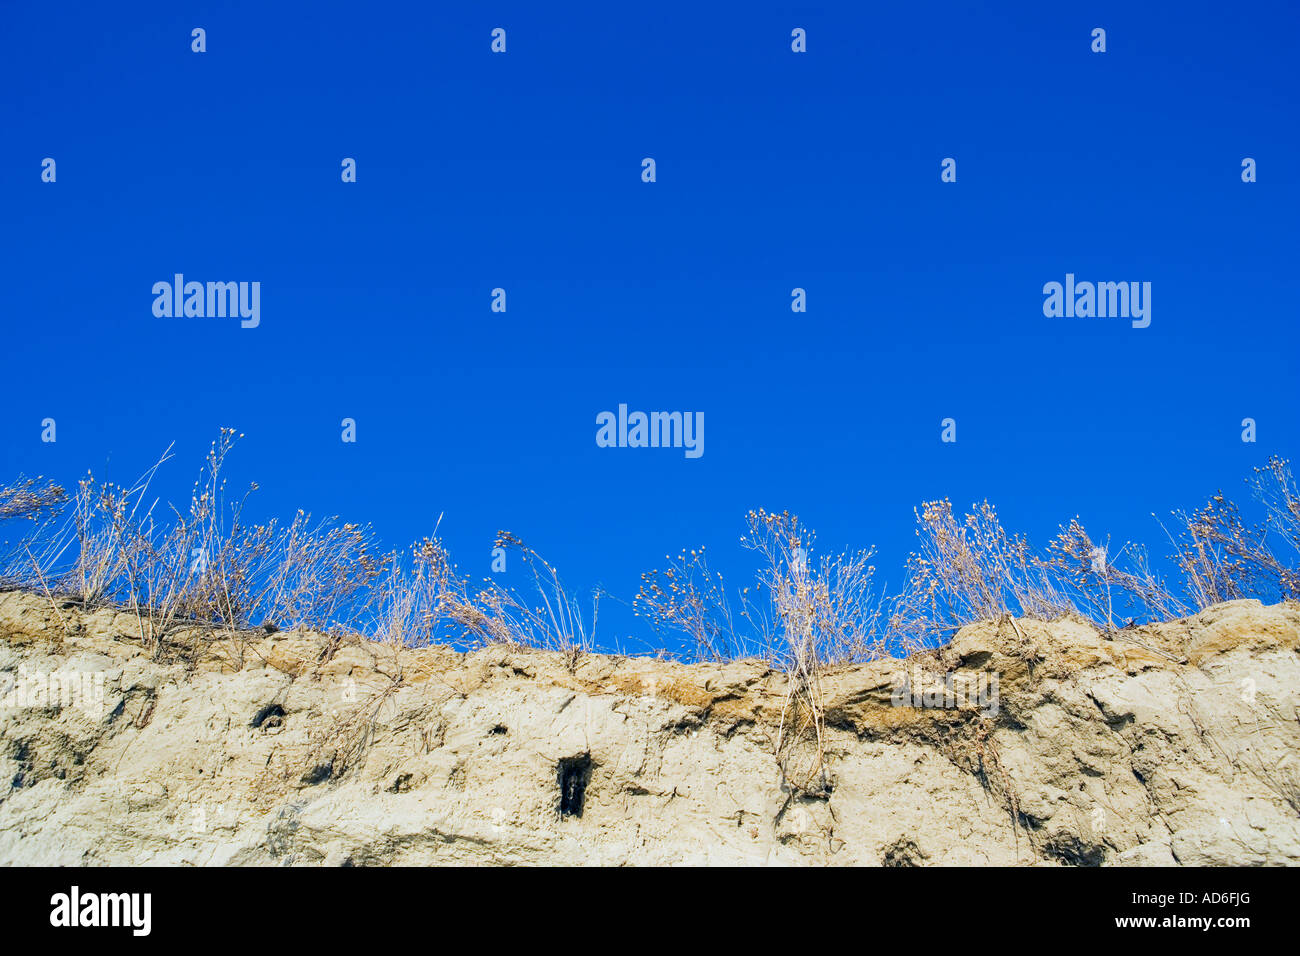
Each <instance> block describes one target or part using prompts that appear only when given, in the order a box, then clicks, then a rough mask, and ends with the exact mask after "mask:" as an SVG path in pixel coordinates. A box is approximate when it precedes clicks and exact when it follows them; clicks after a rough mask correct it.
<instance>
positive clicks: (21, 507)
mask: <svg viewBox="0 0 1300 956" xmlns="http://www.w3.org/2000/svg"><path fill="white" fill-rule="evenodd" d="M67 500H68V493H67V492H66V491H64V490H63V488H62V487H60V486H59V485H56V484H55V483H54V482H52V481H46V480H45V479H44V478H42V477H41V476H40V475H37V476H36V477H35V478H25V477H23V476H22V475H19V476H18V478H17V480H15V481H14V482H13V483H12V484H10V485H5V486H4V487H0V521H9V520H13V519H20V520H27V521H36V520H37V519H39V518H43V517H45V516H47V515H49V514H50V513H51V512H53V511H55V510H57V509H58V508H59V507H60V506H61V505H62V504H63V502H65V501H67Z"/></svg>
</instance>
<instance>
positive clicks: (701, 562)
mask: <svg viewBox="0 0 1300 956" xmlns="http://www.w3.org/2000/svg"><path fill="white" fill-rule="evenodd" d="M664 561H665V562H667V563H666V565H665V566H664V567H663V568H662V569H660V568H654V569H652V570H650V571H647V572H645V573H644V574H642V575H641V588H640V590H639V591H638V592H637V596H636V598H635V599H634V600H633V602H632V609H633V613H634V615H635V616H636V617H640V618H643V619H645V620H646V622H647V623H649V625H650V627H651V628H652V629H653V630H654V631H655V633H663V632H664V631H677V632H680V633H682V634H685V635H686V636H687V638H688V639H689V640H690V642H691V644H692V646H693V651H694V655H695V658H696V659H697V660H714V661H724V660H736V659H738V658H742V657H749V656H754V655H759V656H763V657H770V654H771V645H770V642H768V641H765V640H760V641H757V642H755V641H751V640H747V639H746V638H744V637H742V636H741V635H740V634H738V633H737V630H736V622H735V618H734V617H733V615H732V611H731V604H730V602H728V600H727V593H726V586H725V584H724V582H723V579H722V573H721V572H718V571H714V570H713V569H712V568H710V567H709V562H708V557H707V555H706V553H705V549H704V548H703V547H701V548H699V549H698V550H692V551H691V552H690V557H689V558H688V557H687V553H686V551H685V549H683V550H682V552H681V553H680V554H679V555H678V556H677V557H676V558H670V557H669V556H667V555H664ZM748 595H749V588H745V589H744V590H743V591H742V592H741V601H742V610H741V616H742V617H747V616H748V609H747V602H746V599H747V597H748ZM762 633H763V634H764V636H766V634H767V633H768V632H767V630H766V629H763V630H762Z"/></svg>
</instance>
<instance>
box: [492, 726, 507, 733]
mask: <svg viewBox="0 0 1300 956" xmlns="http://www.w3.org/2000/svg"><path fill="white" fill-rule="evenodd" d="M492 733H494V734H504V733H508V731H507V729H506V725H505V724H497V725H496V726H495V727H493V728H492Z"/></svg>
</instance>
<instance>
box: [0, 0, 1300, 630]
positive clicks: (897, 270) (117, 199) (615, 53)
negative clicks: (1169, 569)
mask: <svg viewBox="0 0 1300 956" xmlns="http://www.w3.org/2000/svg"><path fill="white" fill-rule="evenodd" d="M288 7H289V5H288V4H269V3H264V2H222V3H175V2H166V3H161V2H155V3H141V4H133V5H131V7H130V9H129V11H128V10H124V9H123V8H121V7H120V6H112V5H103V4H90V3H70V4H58V5H54V6H50V5H36V4H17V3H7V4H4V5H3V7H2V8H0V83H2V86H3V89H4V91H5V93H4V97H3V103H2V105H0V131H2V136H0V209H3V217H4V219H3V223H4V224H3V229H2V231H0V262H3V274H4V280H5V281H4V303H3V310H4V316H5V334H4V348H3V352H2V353H0V354H2V355H3V358H2V359H0V373H3V377H4V395H5V401H4V406H3V413H2V414H0V476H3V477H4V478H9V477H12V476H13V475H15V474H16V473H18V472H19V471H23V472H26V473H28V474H34V473H44V474H47V475H50V476H53V477H55V478H57V479H60V480H63V481H65V482H68V483H71V482H73V481H75V479H76V477H77V476H78V475H79V474H82V473H84V471H85V469H86V468H88V467H90V468H93V469H94V470H95V472H96V474H97V475H98V476H100V477H109V478H115V479H123V480H124V479H130V478H133V477H135V476H136V475H137V474H138V473H139V472H140V471H142V470H143V469H144V468H145V467H146V466H147V465H148V464H149V463H150V462H151V461H153V460H154V459H155V458H156V457H157V455H158V453H159V452H161V451H162V449H163V448H165V447H166V446H167V445H168V443H170V442H172V441H175V442H176V445H177V449H176V450H177V458H176V459H175V461H174V462H173V463H172V464H171V465H170V466H169V468H168V470H167V472H166V473H165V474H164V475H163V476H162V479H161V480H160V483H159V486H158V487H159V489H160V491H161V492H162V493H163V494H164V495H166V496H168V497H172V498H174V499H176V500H180V499H181V498H183V497H184V496H185V495H186V494H187V492H188V489H189V485H190V483H191V482H192V480H193V478H194V476H195V474H196V473H197V471H198V469H199V466H200V464H201V458H202V455H203V453H204V451H205V450H206V448H207V446H208V443H209V442H210V441H211V439H212V438H213V436H214V435H215V433H216V430H217V428H218V427H219V426H222V425H229V426H233V427H236V428H238V429H240V430H241V431H242V432H244V433H245V435H246V438H245V439H244V441H243V442H242V444H241V445H240V448H239V450H238V452H237V453H236V455H235V458H234V459H233V466H234V467H233V470H232V473H231V477H232V480H233V481H235V482H247V481H249V480H256V481H257V482H259V484H260V485H261V490H260V491H259V492H258V494H257V496H256V498H255V501H256V505H255V509H254V510H255V511H256V512H257V514H258V516H260V517H270V516H273V515H289V514H291V513H292V512H293V510H294V509H296V508H298V507H302V508H306V509H308V510H311V511H313V512H315V513H317V514H339V515H341V516H343V517H344V518H345V519H348V520H353V521H361V522H366V521H368V522H371V523H373V524H374V526H375V528H376V531H377V532H378V534H379V535H380V536H381V537H382V539H383V540H384V541H385V542H386V543H388V544H390V545H392V546H394V547H400V546H402V545H404V544H405V543H406V542H408V541H409V540H411V539H413V538H417V537H419V536H422V535H425V534H428V533H429V532H431V530H432V528H433V525H434V522H435V520H436V519H437V517H438V515H439V514H440V513H444V512H445V517H444V519H443V523H442V533H443V535H444V537H445V539H446V541H447V543H448V545H449V547H450V548H451V550H452V552H453V554H454V556H455V557H456V558H457V559H458V561H459V563H460V565H461V568H462V570H464V571H467V572H469V573H472V574H474V575H475V576H478V575H484V574H487V573H488V568H489V560H490V555H489V552H490V548H491V542H492V537H493V535H494V533H495V532H496V530H497V529H499V528H506V529H509V530H511V531H514V532H515V533H517V534H519V535H520V536H522V537H523V538H524V540H526V541H527V542H529V543H530V544H531V545H532V546H533V547H535V548H536V549H538V550H539V551H540V552H541V553H542V554H543V555H545V556H546V557H547V558H548V559H550V560H551V561H552V562H553V563H555V564H557V565H558V566H559V568H560V569H561V571H562V573H563V575H564V577H565V580H566V581H567V583H568V584H569V585H570V586H571V588H572V589H574V590H576V591H579V592H581V591H585V590H587V589H590V588H591V587H593V586H596V585H598V584H599V585H603V586H604V587H605V588H607V589H608V590H610V591H611V592H613V593H615V594H618V595H621V596H622V597H624V598H625V599H627V600H629V601H630V600H631V598H632V597H633V595H634V594H635V592H636V589H637V585H638V579H639V574H640V573H641V572H642V571H643V570H647V569H649V568H651V567H657V566H660V565H661V564H662V558H663V555H664V554H665V553H666V552H669V551H671V552H674V553H675V552H676V551H677V550H678V549H679V548H681V547H683V546H685V547H696V546H699V545H707V546H708V547H709V549H710V551H711V552H713V553H715V555H716V557H717V560H718V563H719V565H720V566H721V567H722V568H724V569H725V570H726V571H728V572H729V576H730V577H731V578H732V580H733V582H734V583H736V584H740V583H742V582H741V581H740V578H741V577H742V570H743V569H747V568H748V567H749V565H750V562H749V556H748V555H745V554H743V553H742V552H741V551H740V550H739V548H738V545H737V538H738V536H739V535H740V534H741V532H742V531H743V526H742V519H743V515H744V514H745V512H746V510H747V509H749V508H757V507H760V506H762V507H766V508H769V509H776V510H781V509H787V508H788V509H790V510H791V511H795V512H798V513H799V514H800V515H802V516H803V517H804V518H805V519H806V520H807V521H808V522H809V523H810V524H811V525H813V526H814V527H816V528H817V529H818V531H819V542H820V544H821V545H822V546H823V547H827V546H833V547H842V546H847V545H851V546H864V545H867V544H872V543H874V544H876V545H878V546H879V548H880V552H881V553H880V558H879V561H878V564H879V567H880V575H881V577H882V578H886V579H888V580H889V582H890V583H891V584H896V583H898V579H899V578H900V576H901V575H900V570H901V567H902V562H903V559H904V557H905V555H906V552H907V550H908V548H909V546H910V544H911V541H912V526H913V520H912V508H913V506H914V505H916V504H917V503H918V502H920V501H921V500H922V499H925V498H931V497H937V496H943V495H949V496H951V497H952V498H953V500H954V502H955V503H956V504H958V505H965V504H968V503H969V502H971V501H973V500H976V499H982V498H984V497H988V498H989V499H991V500H992V501H993V502H994V503H995V504H996V505H997V506H998V507H999V509H1000V511H1001V513H1002V516H1003V518H1004V520H1005V522H1006V524H1007V525H1008V526H1010V527H1012V528H1016V529H1022V530H1025V531H1027V532H1029V533H1030V534H1031V536H1032V537H1033V538H1034V539H1035V540H1036V541H1038V542H1039V543H1045V540H1046V538H1047V537H1049V536H1050V534H1051V533H1052V532H1053V531H1054V529H1055V527H1056V525H1057V524H1058V523H1060V522H1062V521H1066V520H1068V519H1069V518H1070V517H1071V516H1073V515H1075V514H1079V515H1081V516H1082V517H1083V519H1084V521H1085V524H1087V525H1088V526H1089V527H1090V528H1091V529H1092V530H1093V531H1094V533H1095V534H1104V533H1107V532H1109V533H1111V534H1112V535H1114V536H1115V537H1116V538H1118V539H1121V540H1122V539H1125V538H1139V539H1143V540H1147V541H1149V542H1150V543H1151V544H1153V545H1158V544H1159V540H1158V539H1159V537H1160V532H1159V529H1158V528H1157V527H1156V526H1155V524H1154V522H1153V521H1152V520H1151V518H1150V517H1149V515H1150V513H1151V512H1153V511H1155V512H1160V513H1161V514H1163V513H1165V512H1167V511H1168V510H1169V509H1170V508H1174V507H1193V506H1196V505H1198V504H1199V503H1200V502H1201V500H1202V499H1203V497H1204V496H1205V495H1207V494H1209V493H1211V492H1212V491H1213V490H1214V489H1216V488H1217V487H1220V486H1223V487H1225V488H1227V489H1231V490H1233V491H1234V492H1236V491H1238V490H1239V489H1240V488H1241V479H1242V478H1243V477H1244V476H1245V475H1246V474H1247V473H1248V472H1249V469H1250V467H1251V466H1252V465H1255V464H1260V463H1262V462H1263V461H1264V459H1265V458H1266V457H1267V456H1268V455H1269V454H1270V453H1275V452H1277V453H1282V454H1286V455H1291V454H1293V453H1295V452H1296V450H1297V448H1298V447H1300V442H1298V439H1300V419H1298V417H1297V415H1298V413H1300V391H1298V390H1297V387H1296V382H1297V378H1296V372H1297V356H1298V354H1300V350H1297V344H1298V342H1300V333H1298V332H1297V322H1298V321H1300V312H1297V305H1296V302H1297V290H1296V275H1297V268H1296V263H1297V254H1298V253H1300V241H1298V240H1297V231H1296V224H1297V221H1300V217H1298V215H1297V214H1298V213H1300V201H1298V200H1300V190H1298V188H1297V184H1298V177H1297V162H1298V161H1300V135H1298V133H1300V124H1298V123H1297V92H1298V87H1300V83H1298V82H1297V70H1296V66H1295V64H1296V44H1297V37H1298V36H1300V32H1298V31H1297V26H1300V14H1298V13H1297V10H1296V7H1295V6H1294V4H1289V3H1270V2H1265V3H1257V4H1251V5H1249V6H1247V7H1232V6H1230V5H1225V4H1209V3H1187V2H1180V3H1159V4H1154V3H1152V4H1148V3H1051V4H1043V3H1008V4H969V3H917V4H891V5H877V4H847V3H845V4H838V5H836V4H829V3H818V4H796V3H763V2H757V3H746V4H743V5H740V4H737V5H717V4H700V3H691V4H680V3H671V2H655V3H652V4H643V5H633V4H623V5H612V6H611V5H610V4H596V3H589V4H570V3H561V4H536V3H479V2H474V3H454V4H444V3H438V4H416V3H402V4H398V3H382V2H371V3H347V4H344V3H334V2H316V3H312V4H310V5H302V7H303V9H305V10H309V11H310V12H289V10H288ZM194 27H203V28H204V29H205V30H206V31H207V52H206V53H203V54H195V53H192V52H191V50H190V44H191V39H190V31H191V29H192V28H194ZM495 27H502V28H505V29H506V30H507V52H506V53H505V54H504V55H494V54H493V53H492V52H491V51H490V49H489V44H490V32H491V30H492V29H493V28H495ZM795 27H802V28H804V29H805V30H806V31H807V37H808V41H807V42H808V52H807V53H806V54H795V53H793V52H792V51H791V49H790V32H791V30H792V29H793V28H795ZM1094 27H1103V28H1105V29H1106V31H1107V52H1106V53H1104V54H1094V53H1092V52H1091V50H1090V43H1091V39H1090V33H1091V31H1092V29H1093V28H1094ZM647 156H648V157H653V158H654V159H655V160H656V162H657V177H658V181H657V182H655V183H653V184H647V183H643V182H642V181H641V160H642V159H643V157H647ZM45 157H52V158H54V159H55V160H56V161H57V181H56V182H55V183H53V184H49V183H43V182H41V161H42V159H43V158H45ZM343 157H354V158H355V159H356V160H357V163H358V181H357V182H356V183H354V184H345V183H343V182H341V181H340V162H341V160H342V159H343ZM944 157H953V158H955V159H956V160H957V164H958V167H957V170H958V181H957V182H956V183H954V184H946V183H941V182H940V175H939V174H940V161H941V160H942V159H943V158H944ZM1243 157H1252V158H1254V159H1256V160H1257V162H1258V180H1259V181H1258V182H1256V183H1253V184H1244V183H1243V182H1242V181H1241V175H1240V173H1241V161H1242V159H1243ZM177 272H180V273H184V274H185V275H186V276H187V278H188V279H195V280H200V281H208V280H213V281H217V280H220V281H226V280H245V281H251V280H256V281H260V282H261V283H262V297H261V325H260V327H259V328H256V329H241V328H240V327H239V325H238V323H237V322H236V321H233V320H229V319H199V318H155V317H154V315H153V312H152V303H153V296H152V294H151V287H152V285H153V283H155V282H157V281H160V280H170V279H171V277H172V275H173V274H174V273H177ZM1067 272H1073V273H1075V274H1076V275H1077V276H1078V277H1079V278H1080V279H1081V280H1082V279H1092V280H1104V281H1110V280H1114V281H1119V280H1124V281H1149V282H1151V283H1152V323H1151V326H1150V327H1149V328H1146V329H1134V328H1131V327H1130V325H1129V323H1128V322H1126V321H1124V320H1121V319H1096V318H1093V319H1077V318H1076V319H1066V318H1046V317H1045V316H1044V315H1043V311H1042V304H1043V294H1042V287H1043V284H1044V283H1046V282H1049V281H1063V279H1064V276H1065V274H1066V273H1067ZM796 286H798V287H802V288H805V289H806V290H807V295H808V311H807V313H806V314H804V315H797V314H794V313H792V312H791V310H790V292H791V289H792V288H794V287H796ZM495 287H503V288H505V289H506V291H507V296H508V300H507V301H508V311H507V312H506V313H505V314H496V313H493V312H491V311H490V309H489V305H490V301H491V299H490V296H491V290H492V289H493V288H495ZM620 402H624V403H627V404H628V405H629V406H630V407H631V408H633V409H643V410H647V411H649V410H688V411H702V412H704V414H705V422H706V428H705V454H704V456H703V457H702V458H700V459H697V460H688V459H686V458H685V457H684V456H683V454H682V453H681V451H679V450H652V449H600V448H597V447H596V443H595V432H596V427H595V416H596V415H597V413H598V412H601V411H604V410H614V409H616V408H617V406H618V404H619V403H620ZM47 417H50V418H54V419H55V420H56V421H57V429H58V431H57V436H58V440H57V442H56V443H54V444H44V443H42V442H41V440H40V436H41V421H42V419H44V418H47ZM344 417H351V418H354V419H356V421H357V424H358V439H359V440H358V441H357V443H356V444H344V443H343V442H342V441H341V440H340V431H341V429H340V421H341V420H342V419H343V418H344ZM945 417H952V418H954V419H956V422H957V437H958V440H957V442H956V443H955V444H943V443H941V442H940V421H941V420H942V419H943V418H945ZM1245 417H1252V418H1255V419H1256V421H1257V422H1258V436H1259V440H1258V442H1257V443H1256V444H1245V443H1243V442H1242V441H1241V425H1240V423H1241V420H1242V419H1243V418H1245ZM1157 550H1159V549H1158V548H1157ZM512 577H513V574H512ZM607 612H608V613H607ZM602 618H603V619H604V620H603V621H602V624H603V625H605V626H603V627H602V628H601V637H602V639H603V640H602V643H605V644H610V643H612V642H613V641H614V640H615V639H623V638H625V637H626V634H627V632H628V629H629V628H631V627H633V626H634V622H633V621H632V620H631V619H630V617H629V616H628V615H627V614H626V613H625V612H616V611H615V609H614V608H613V607H612V606H609V605H604V606H602ZM643 636H644V635H643Z"/></svg>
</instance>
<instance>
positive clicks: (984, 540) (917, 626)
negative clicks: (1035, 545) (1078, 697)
mask: <svg viewBox="0 0 1300 956" xmlns="http://www.w3.org/2000/svg"><path fill="white" fill-rule="evenodd" d="M916 520H917V529H916V534H917V538H918V540H919V542H920V545H919V550H918V552H917V553H915V554H913V555H911V556H909V558H908V562H907V578H906V583H905V585H904V588H903V591H902V592H901V593H900V594H899V595H897V597H896V598H895V599H894V604H893V607H892V609H891V614H890V622H889V626H890V630H891V631H892V632H893V633H895V634H896V635H897V637H898V641H899V643H900V645H901V646H902V647H903V648H904V649H905V650H907V651H917V650H924V649H927V648H932V647H935V646H937V645H938V644H940V643H943V642H944V641H946V640H947V639H948V638H949V637H951V636H952V634H953V633H955V632H956V631H957V630H959V629H960V628H962V627H964V626H965V625H967V624H974V623H976V622H979V621H994V622H997V623H998V624H1001V623H1003V622H1009V623H1010V624H1011V626H1012V627H1013V628H1014V629H1015V630H1016V631H1017V633H1019V630H1020V629H1019V626H1018V625H1017V624H1016V618H1017V617H1029V618H1035V619H1038V620H1052V619H1054V618H1057V617H1060V616H1061V615H1063V614H1065V613H1068V612H1069V611H1071V610H1073V609H1074V608H1073V607H1072V605H1071V604H1070V602H1069V599H1068V598H1067V597H1066V596H1065V595H1064V594H1062V593H1061V591H1060V589H1059V587H1058V585H1057V583H1056V582H1055V580H1054V579H1053V576H1052V574H1051V569H1050V568H1049V567H1048V566H1047V565H1045V564H1044V563H1043V562H1042V561H1041V560H1039V559H1038V558H1037V557H1035V556H1034V555H1033V553H1032V552H1031V551H1030V549H1029V543H1028V541H1026V539H1025V538H1024V537H1023V536H1021V535H1014V536H1008V535H1007V533H1006V531H1005V530H1003V528H1002V523H1001V522H1000V521H999V520H998V516H997V511H996V510H995V509H994V508H993V506H992V505H991V504H989V503H988V502H987V501H985V502H983V503H981V504H979V505H976V506H975V509H974V510H973V511H972V512H970V513H969V514H967V515H966V516H965V517H964V518H963V519H961V520H958V518H957V517H956V516H955V515H954V514H953V510H952V502H950V501H949V500H948V499H946V498H945V499H942V500H939V501H927V502H925V503H924V504H923V505H922V506H921V509H920V510H919V511H917V512H916ZM1021 636H1022V639H1023V635H1021Z"/></svg>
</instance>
